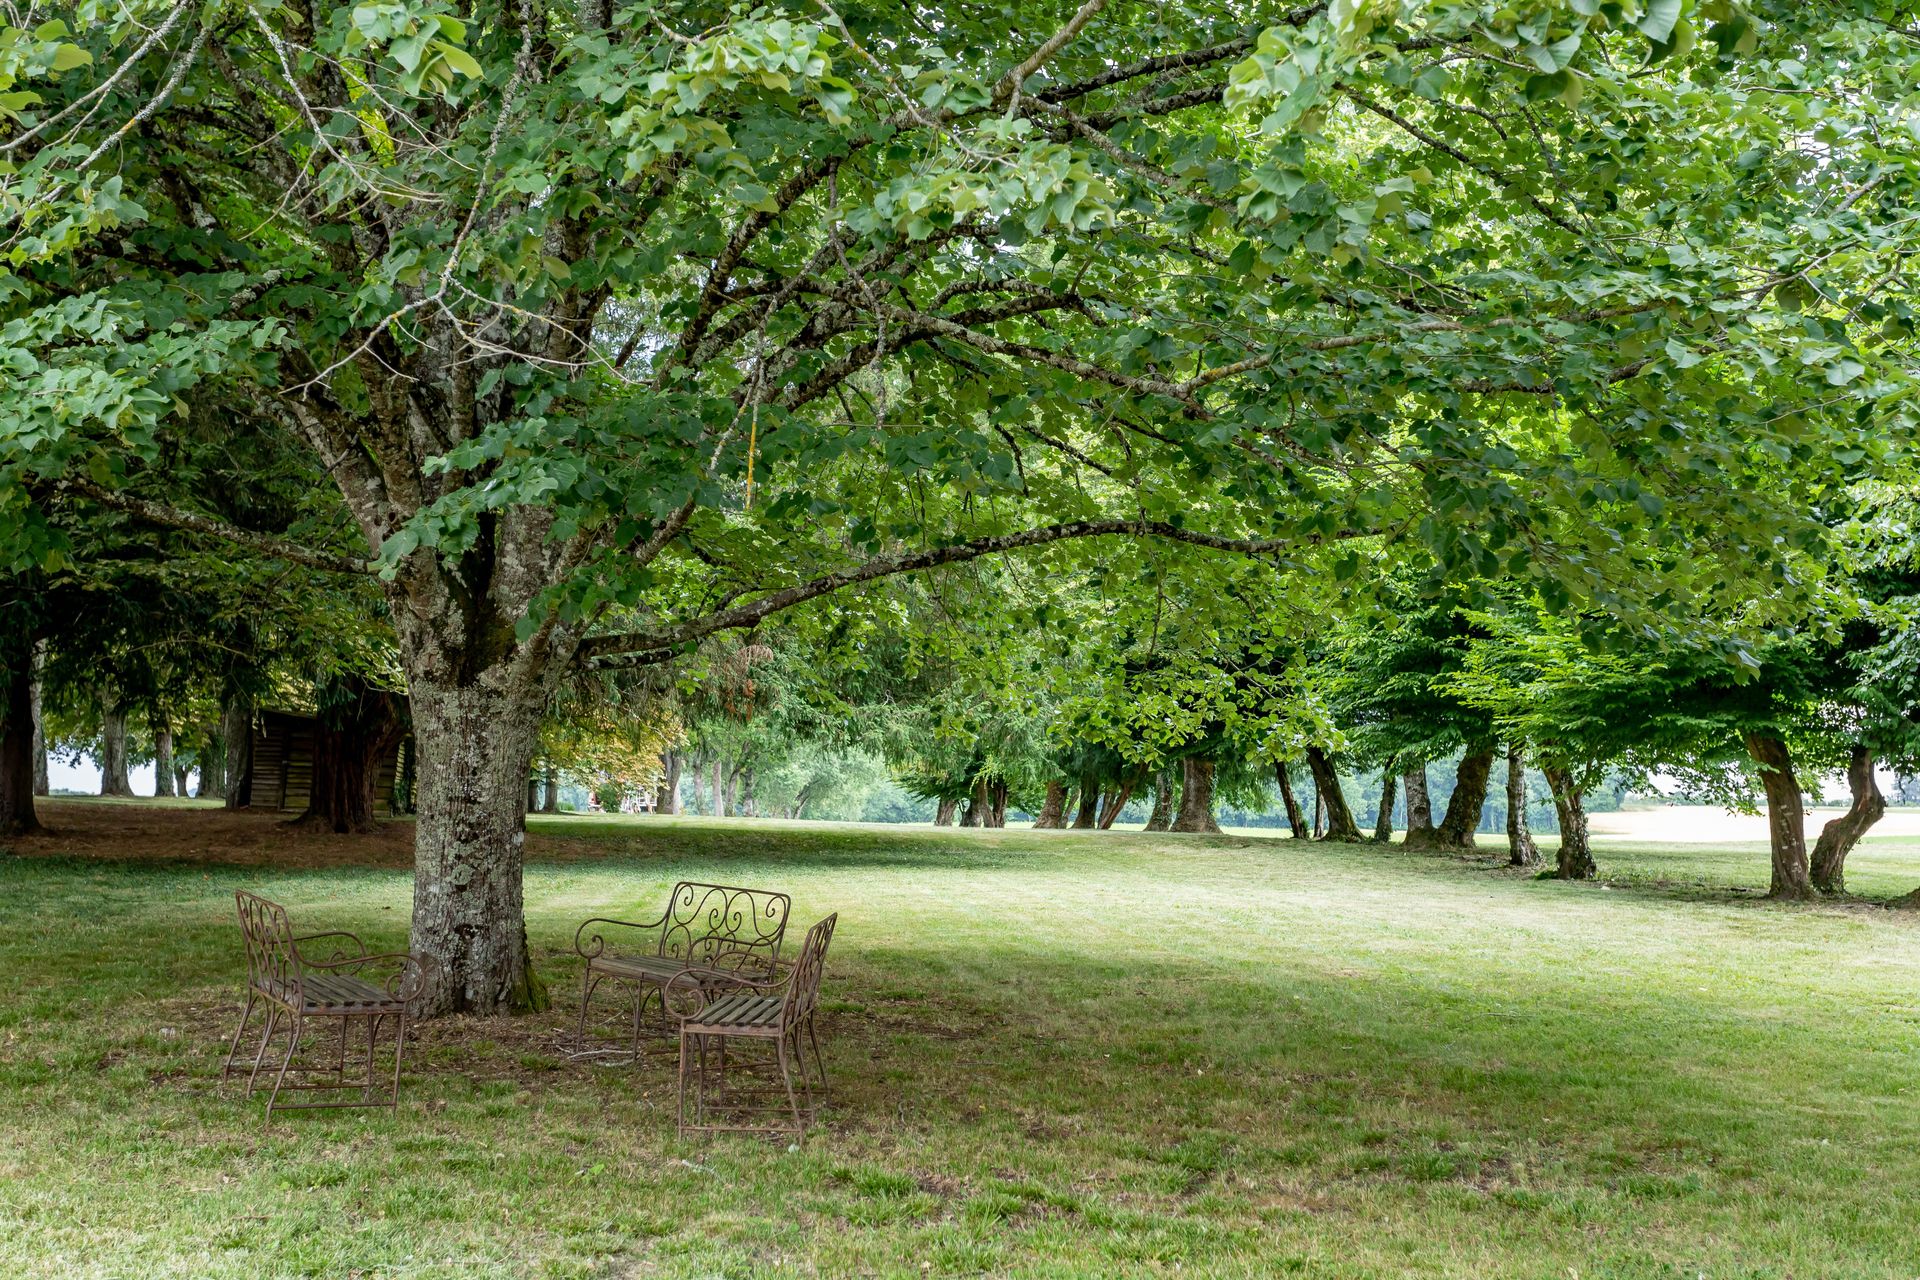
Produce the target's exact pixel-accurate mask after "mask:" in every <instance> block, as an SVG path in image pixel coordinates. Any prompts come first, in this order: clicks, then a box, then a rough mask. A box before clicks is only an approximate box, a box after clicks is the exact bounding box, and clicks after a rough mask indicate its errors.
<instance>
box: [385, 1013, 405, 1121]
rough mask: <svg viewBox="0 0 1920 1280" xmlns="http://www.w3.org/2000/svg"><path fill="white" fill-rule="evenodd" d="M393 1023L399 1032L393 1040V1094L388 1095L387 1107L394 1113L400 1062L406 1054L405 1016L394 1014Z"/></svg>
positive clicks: (398, 1089) (397, 1101) (398, 1099)
mask: <svg viewBox="0 0 1920 1280" xmlns="http://www.w3.org/2000/svg"><path fill="white" fill-rule="evenodd" d="M394 1021H395V1022H397V1023H399V1030H398V1031H397V1032H396V1033H395V1035H394V1038H393V1093H392V1094H391V1095H389V1097H388V1100H387V1105H388V1106H389V1107H391V1108H393V1109H394V1110H395V1111H398V1110H399V1109H400V1061H401V1059H402V1058H404V1057H405V1056H406V1053H407V1015H406V1014H404V1013H396V1014H395V1015H394Z"/></svg>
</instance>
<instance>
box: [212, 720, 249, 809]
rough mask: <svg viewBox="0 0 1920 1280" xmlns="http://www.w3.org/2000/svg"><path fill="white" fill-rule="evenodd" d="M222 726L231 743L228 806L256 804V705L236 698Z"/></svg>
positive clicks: (223, 734) (228, 743) (229, 743)
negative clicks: (254, 770)
mask: <svg viewBox="0 0 1920 1280" xmlns="http://www.w3.org/2000/svg"><path fill="white" fill-rule="evenodd" d="M220 726H221V727H220V736H221V737H223V738H225V739H226V742H227V785H226V788H225V792H226V802H227V808H229V809H244V808H246V807H247V806H248V805H250V804H252V803H253V708H252V707H250V706H248V705H247V703H246V702H245V701H244V700H242V699H240V698H234V699H233V700H232V701H230V702H228V703H227V705H226V708H225V710H224V711H223V712H222V713H221V717H220Z"/></svg>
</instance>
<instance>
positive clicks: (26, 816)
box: [0, 653, 40, 836]
mask: <svg viewBox="0 0 1920 1280" xmlns="http://www.w3.org/2000/svg"><path fill="white" fill-rule="evenodd" d="M25 657H26V655H25V654H24V653H22V654H21V658H22V659H23V660H22V661H19V662H14V663H12V664H10V665H8V666H6V667H5V668H4V669H0V680H3V681H4V685H0V694H4V698H3V699H0V836H18V835H26V834H28V833H29V832H34V831H38V830H40V819H39V817H38V816H37V815H36V814H35V813H34V809H33V796H34V791H33V761H34V753H33V736H34V734H33V731H34V716H33V684H34V681H33V664H32V663H31V662H30V661H25V660H24V659H25Z"/></svg>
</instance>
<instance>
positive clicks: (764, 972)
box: [573, 880, 792, 1059]
mask: <svg viewBox="0 0 1920 1280" xmlns="http://www.w3.org/2000/svg"><path fill="white" fill-rule="evenodd" d="M791 905H792V903H791V900H790V899H789V898H788V897H787V895H786V894H784V893H774V892H772V891H770V890H766V889H742V888H739V887H738V886H735V885H723V884H702V883H699V882H697V881H692V880H682V881H681V882H680V883H678V884H676V885H674V886H673V893H672V895H671V896H670V897H669V898H668V899H667V909H666V910H665V911H663V912H662V913H661V914H660V917H659V918H658V919H656V920H648V921H644V922H638V921H631V920H610V919H606V918H604V917H596V918H594V919H592V920H588V921H585V922H584V923H582V924H581V926H580V927H579V929H577V930H575V931H574V935H573V949H574V951H576V952H577V953H579V955H580V956H581V958H582V959H584V960H585V961H586V962H587V971H586V976H585V977H584V978H583V979H582V980H581V990H580V1020H579V1025H578V1027H577V1028H576V1029H575V1032H574V1035H575V1043H576V1044H577V1045H578V1046H579V1047H580V1048H582V1049H584V1048H585V1047H586V1042H587V1006H588V1005H589V1004H591V1003H592V1001H593V993H594V992H595V991H596V990H598V989H599V987H600V984H601V983H603V982H609V981H611V982H621V983H630V984H632V985H633V986H634V987H635V988H636V991H635V993H634V1002H633V1053H634V1057H635V1058H636V1059H637V1058H638V1057H639V1055H640V1028H641V1022H642V1018H643V1015H644V1014H645V1012H646V1008H647V1005H648V1004H649V1003H650V1002H651V1001H652V1000H653V999H654V998H656V997H657V996H658V995H659V994H660V993H661V992H662V991H663V990H664V989H665V987H666V984H667V983H668V982H669V981H670V980H671V979H672V978H673V977H674V976H675V975H676V974H679V973H681V972H683V971H685V970H687V969H696V970H698V971H699V972H700V973H701V974H702V977H701V978H700V979H699V981H700V982H701V983H705V984H708V985H711V986H713V987H715V988H720V987H726V986H729V985H736V984H739V983H743V982H756V981H765V980H767V979H770V978H772V977H773V976H774V974H775V973H776V972H777V971H778V968H779V962H780V942H781V939H782V938H783V937H784V936H785V935H786V931H787V911H788V908H789V907H790V906H791ZM603 929H605V930H606V931H608V932H612V931H613V930H614V929H625V930H630V931H632V933H633V934H635V935H639V936H638V937H637V938H636V942H637V944H638V945H635V946H634V947H633V948H632V949H630V950H622V951H618V952H616V951H610V950H609V949H608V947H607V942H606V939H605V938H604V937H603V936H602V933H601V930H603ZM589 931H591V932H589ZM649 933H651V934H652V935H653V936H652V937H650V938H649V937H646V936H645V935H647V934H649ZM616 936H618V935H616ZM660 1020H661V1033H662V1034H663V1035H668V1034H671V1028H670V1027H669V1026H668V1023H667V1012H666V1005H665V1002H664V1001H663V1002H662V1003H661V1006H660Z"/></svg>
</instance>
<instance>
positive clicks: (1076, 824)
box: [1073, 773, 1100, 831]
mask: <svg viewBox="0 0 1920 1280" xmlns="http://www.w3.org/2000/svg"><path fill="white" fill-rule="evenodd" d="M1099 820H1100V782H1099V780H1098V779H1096V778H1095V777H1094V776H1093V775H1092V774H1090V773H1089V774H1087V775H1086V776H1084V777H1082V778H1081V779H1080V809H1079V812H1077V813H1075V814H1074V815H1073V829H1074V830H1075V831H1091V830H1093V829H1094V826H1095V825H1096V824H1097V823H1098V822H1099Z"/></svg>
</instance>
